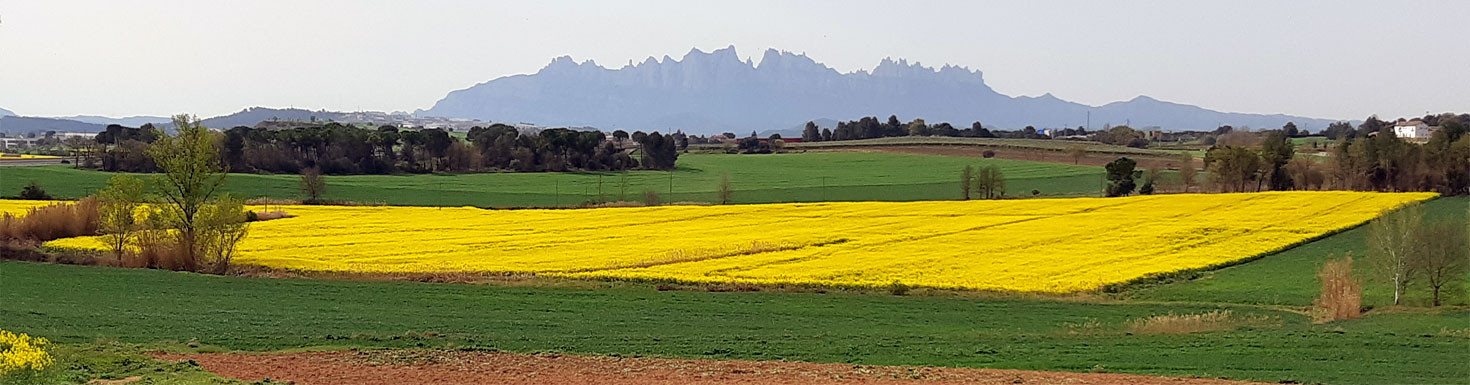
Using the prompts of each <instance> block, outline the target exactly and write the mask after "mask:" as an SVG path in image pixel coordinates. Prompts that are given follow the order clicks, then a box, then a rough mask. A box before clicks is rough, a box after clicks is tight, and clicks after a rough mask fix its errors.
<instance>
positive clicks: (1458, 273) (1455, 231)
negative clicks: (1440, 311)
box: [1368, 204, 1470, 306]
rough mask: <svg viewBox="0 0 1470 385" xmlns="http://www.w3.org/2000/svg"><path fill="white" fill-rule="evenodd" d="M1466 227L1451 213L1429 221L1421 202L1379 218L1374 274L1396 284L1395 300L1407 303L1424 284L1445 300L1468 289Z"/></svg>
mask: <svg viewBox="0 0 1470 385" xmlns="http://www.w3.org/2000/svg"><path fill="white" fill-rule="evenodd" d="M1467 233H1470V231H1467V229H1466V228H1465V226H1464V225H1459V224H1456V223H1454V222H1452V221H1450V220H1447V219H1439V220H1433V221H1426V220H1425V216H1424V207H1423V206H1422V205H1420V204H1414V205H1411V206H1409V207H1405V208H1402V209H1399V210H1398V211H1395V212H1393V213H1390V214H1388V215H1385V216H1383V217H1381V218H1378V219H1376V220H1374V221H1373V222H1372V224H1370V225H1369V232H1368V249H1369V254H1368V257H1369V264H1368V265H1369V266H1368V267H1369V268H1370V269H1371V271H1372V272H1373V273H1372V274H1370V275H1369V276H1370V278H1371V279H1373V280H1375V281H1380V282H1383V283H1386V284H1388V285H1389V286H1390V287H1392V288H1393V304H1394V305H1402V304H1403V303H1404V297H1405V295H1406V294H1407V293H1409V292H1411V291H1413V290H1423V291H1425V292H1426V293H1427V294H1429V297H1430V299H1431V303H1432V304H1433V305H1434V306H1440V305H1442V304H1443V303H1444V302H1445V299H1447V298H1450V297H1457V296H1460V295H1463V294H1464V293H1465V286H1464V285H1465V274H1466V273H1467V272H1470V234H1467Z"/></svg>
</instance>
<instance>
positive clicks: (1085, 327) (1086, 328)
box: [1062, 318, 1108, 336]
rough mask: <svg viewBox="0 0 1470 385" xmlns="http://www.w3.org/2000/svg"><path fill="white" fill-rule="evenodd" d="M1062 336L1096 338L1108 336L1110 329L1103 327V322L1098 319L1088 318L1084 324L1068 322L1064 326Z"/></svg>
mask: <svg viewBox="0 0 1470 385" xmlns="http://www.w3.org/2000/svg"><path fill="white" fill-rule="evenodd" d="M1062 327H1063V329H1064V330H1063V331H1062V334H1065V335H1072V336H1095V335H1102V334H1108V329H1107V328H1106V327H1104V326H1103V323H1102V321H1098V320H1097V319H1096V318H1088V319H1087V321H1084V322H1067V323H1064V324H1062Z"/></svg>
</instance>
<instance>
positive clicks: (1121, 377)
mask: <svg viewBox="0 0 1470 385" xmlns="http://www.w3.org/2000/svg"><path fill="white" fill-rule="evenodd" d="M154 357H157V358H160V359H165V360H172V361H179V360H186V359H191V360H194V361H196V362H198V363H199V364H200V365H202V366H203V367H204V369H206V370H209V371H211V372H215V373H218V374H220V375H222V376H225V377H231V378H236V379H240V380H246V381H259V380H262V379H265V378H269V379H271V381H276V382H281V381H290V382H293V383H296V384H299V385H333V384H362V385H370V384H828V383H840V384H1247V382H1240V381H1229V380H1219V379H1205V378H1175V377H1156V376H1143V375H1132V374H1111V373H1066V372H1039V371H1027V370H1007V369H958V368H934V367H903V366H865V365H858V366H854V365H847V364H816V363H804V362H775V361H714V360H684V359H666V358H626V357H606V356H571V355H557V354H529V355H528V354H511V353H493V352H472V351H434V350H372V351H333V352H305V353H267V354H248V353H222V354H163V353H159V354H154Z"/></svg>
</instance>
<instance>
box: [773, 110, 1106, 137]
mask: <svg viewBox="0 0 1470 385" xmlns="http://www.w3.org/2000/svg"><path fill="white" fill-rule="evenodd" d="M1059 133H1060V134H1061V135H1064V136H1071V135H1087V130H1086V129H1084V128H1082V127H1078V128H1076V129H1071V128H1067V129H1063V130H1061V131H1059ZM898 136H948V137H961V138H1021V139H1051V136H1050V135H1042V134H1039V131H1038V130H1037V129H1036V127H1032V126H1026V128H1024V129H1021V130H1016V131H1004V130H991V129H988V128H985V127H984V125H982V124H980V122H974V123H971V124H970V126H969V127H966V128H955V127H954V125H951V124H949V123H948V122H942V123H938V124H934V125H930V124H928V123H927V122H925V121H924V119H922V118H921V119H914V120H911V121H909V122H908V123H903V122H901V121H899V120H898V116H897V115H889V116H888V120H887V121H879V120H878V117H875V116H868V117H863V118H861V119H858V120H853V121H844V122H838V123H837V127H836V129H830V128H819V127H818V126H817V123H816V122H807V123H806V126H805V127H804V128H803V129H802V132H801V141H803V142H828V141H840V140H858V139H876V138H887V137H898Z"/></svg>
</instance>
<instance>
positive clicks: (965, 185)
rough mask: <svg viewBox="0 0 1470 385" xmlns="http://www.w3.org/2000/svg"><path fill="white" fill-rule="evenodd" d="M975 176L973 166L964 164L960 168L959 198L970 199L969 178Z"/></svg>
mask: <svg viewBox="0 0 1470 385" xmlns="http://www.w3.org/2000/svg"><path fill="white" fill-rule="evenodd" d="M974 178H975V168H974V167H970V166H969V165H965V169H964V170H960V200H966V201H967V200H970V180H971V179H974Z"/></svg>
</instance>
